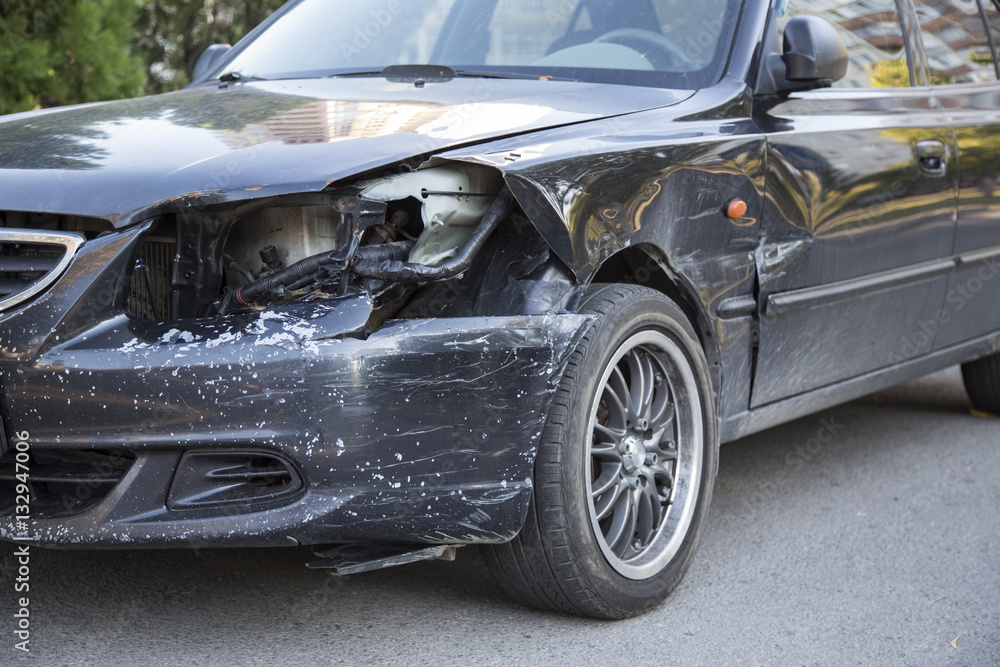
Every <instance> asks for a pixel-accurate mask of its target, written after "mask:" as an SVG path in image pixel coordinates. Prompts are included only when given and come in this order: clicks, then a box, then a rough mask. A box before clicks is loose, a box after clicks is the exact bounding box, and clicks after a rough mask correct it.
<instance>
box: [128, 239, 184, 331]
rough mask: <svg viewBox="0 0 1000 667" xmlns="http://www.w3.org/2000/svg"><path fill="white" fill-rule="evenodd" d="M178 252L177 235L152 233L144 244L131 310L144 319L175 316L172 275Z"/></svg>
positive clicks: (136, 267) (137, 264)
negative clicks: (160, 235)
mask: <svg viewBox="0 0 1000 667" xmlns="http://www.w3.org/2000/svg"><path fill="white" fill-rule="evenodd" d="M176 254H177V243H176V242H175V241H174V240H173V239H169V238H161V237H150V238H147V239H146V241H145V242H144V243H143V244H142V250H141V251H140V253H139V259H138V261H137V262H136V264H135V268H134V272H133V274H132V290H131V293H130V294H129V312H131V313H132V315H133V316H135V317H138V318H139V319H143V320H169V319H172V318H173V291H172V289H173V288H172V287H171V285H170V276H171V274H172V269H173V265H174V256H175V255H176Z"/></svg>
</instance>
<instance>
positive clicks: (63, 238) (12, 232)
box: [0, 227, 86, 312]
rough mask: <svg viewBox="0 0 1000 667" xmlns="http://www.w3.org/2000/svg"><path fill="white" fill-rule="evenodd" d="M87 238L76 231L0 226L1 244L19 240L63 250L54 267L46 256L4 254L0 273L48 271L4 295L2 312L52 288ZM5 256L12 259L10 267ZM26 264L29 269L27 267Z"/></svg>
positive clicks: (1, 298) (0, 302) (1, 299)
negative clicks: (17, 289) (50, 230)
mask: <svg viewBox="0 0 1000 667" xmlns="http://www.w3.org/2000/svg"><path fill="white" fill-rule="evenodd" d="M85 241H86V239H85V238H84V237H83V235H82V234H75V233H72V232H48V231H41V230H37V229H10V228H7V227H0V247H2V246H3V245H7V244H15V243H18V244H25V245H36V246H37V245H40V246H58V247H61V248H62V249H63V253H62V257H61V258H60V259H59V260H58V261H56V262H55V263H54V266H52V265H51V264H52V262H51V260H46V261H42V260H43V259H45V258H40V257H39V258H35V257H30V258H29V257H20V256H12V255H2V254H0V273H25V272H27V273H34V272H36V271H42V270H44V271H46V272H45V273H44V274H42V275H41V276H40V277H39V278H37V279H35V280H34V281H32V282H29V283H27V286H26V287H25V288H23V289H20V290H19V291H17V292H14V293H12V294H9V295H7V296H5V297H0V312H3V311H5V310H8V309H10V308H11V307H13V306H16V305H18V304H20V303H23V302H25V301H27V300H28V299H30V298H32V297H33V296H36V295H38V294H40V293H42V292H44V291H45V290H46V289H48V288H49V287H51V286H52V284H53V283H54V282H55V281H56V280H58V279H59V276H61V275H62V274H63V272H64V271H66V269H67V268H68V267H69V265H70V262H72V261H73V258H74V257H76V253H77V251H78V250H79V249H80V246H82V245H83V244H84V242H85ZM5 259H9V260H10V262H9V263H8V264H9V267H8V266H7V265H6V264H5V262H4V260H5ZM32 266H34V267H35V268H34V270H30V269H31V267H32ZM26 267H27V269H29V270H26ZM5 268H6V269H7V270H5ZM17 286H18V287H20V284H19V283H18V285H17Z"/></svg>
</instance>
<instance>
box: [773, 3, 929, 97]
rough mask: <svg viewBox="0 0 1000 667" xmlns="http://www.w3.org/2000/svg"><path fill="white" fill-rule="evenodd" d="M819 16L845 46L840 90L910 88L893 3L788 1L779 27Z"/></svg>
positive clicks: (897, 16)
mask: <svg viewBox="0 0 1000 667" xmlns="http://www.w3.org/2000/svg"><path fill="white" fill-rule="evenodd" d="M809 14H812V15H815V16H820V17H822V18H824V19H826V20H827V21H829V22H830V23H832V24H833V25H834V26H835V27H836V28H837V30H838V32H840V36H841V37H842V38H843V40H844V44H846V45H847V53H848V55H849V57H850V60H849V63H848V66H847V75H846V76H845V77H844V78H843V79H841V80H840V81H837V82H835V83H834V84H833V85H834V86H835V87H839V88H900V87H905V86H909V85H910V69H909V67H908V65H907V59H906V42H905V40H904V39H903V29H902V27H901V25H900V21H899V11H898V9H897V7H896V3H895V2H894V1H893V0H856V1H854V2H841V1H836V0H789V2H788V7H787V9H786V10H785V13H784V16H783V17H782V18H781V19H779V28H784V24H785V23H786V22H787V21H788V19H790V18H792V17H795V16H802V15H809Z"/></svg>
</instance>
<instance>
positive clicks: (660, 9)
mask: <svg viewBox="0 0 1000 667" xmlns="http://www.w3.org/2000/svg"><path fill="white" fill-rule="evenodd" d="M741 4H742V0H373V1H370V2H367V1H365V0H298V1H297V2H293V3H290V4H289V5H287V6H286V7H285V8H284V10H283V12H282V13H281V14H280V15H279V16H278V17H277V18H276V20H274V22H273V23H272V24H271V25H270V26H269V27H268V28H267V29H266V30H265V31H264V32H263V33H261V34H259V35H258V36H257V37H256V38H255V39H252V40H249V41H246V43H243V44H240V45H239V46H238V47H237V49H236V50H234V52H233V54H231V55H230V56H229V57H227V58H226V59H225V61H224V63H223V64H222V65H220V66H219V68H217V70H216V71H215V72H214V77H218V76H220V75H222V74H225V73H231V72H235V73H238V74H239V75H240V76H242V77H245V78H261V79H287V78H304V77H321V76H337V75H352V74H353V75H356V76H357V75H366V74H376V73H378V72H381V71H382V70H383V69H385V68H386V67H388V66H390V65H416V64H433V65H445V66H448V67H450V68H452V69H454V70H456V71H457V72H458V73H459V75H460V76H461V75H464V76H482V75H489V76H521V77H524V76H530V77H532V78H534V77H538V78H543V77H552V78H559V79H572V80H578V81H594V82H604V83H621V84H630V85H642V86H663V87H670V88H685V89H697V88H703V87H705V86H708V85H711V84H713V83H715V82H716V81H717V80H718V78H719V77H720V76H721V75H722V72H723V70H724V68H725V64H726V60H727V58H728V56H729V49H730V45H731V42H732V39H733V34H734V32H735V28H736V23H737V19H738V17H739V12H740V7H741Z"/></svg>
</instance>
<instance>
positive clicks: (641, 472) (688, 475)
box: [586, 329, 704, 580]
mask: <svg viewBox="0 0 1000 667" xmlns="http://www.w3.org/2000/svg"><path fill="white" fill-rule="evenodd" d="M597 387H598V389H597V393H596V395H595V397H594V402H593V405H592V406H591V409H590V426H589V428H588V431H587V432H588V433H591V434H592V437H591V441H590V442H589V443H588V445H587V456H586V462H587V478H586V479H588V480H590V493H589V494H588V496H589V499H590V501H589V506H590V519H591V523H592V525H593V528H594V533H595V535H596V537H597V541H598V543H599V544H600V547H601V551H602V552H603V553H604V557H605V558H606V559H607V561H608V563H609V564H610V565H611V566H612V567H613V568H614V569H615V570H616V571H618V572H619V573H620V574H621V575H623V576H625V577H628V578H630V579H637V580H638V579H647V578H649V577H651V576H653V575H655V574H656V573H657V572H659V571H660V570H662V569H663V568H664V567H665V566H666V565H667V564H668V563H669V562H670V561H671V559H672V558H673V557H674V555H675V554H676V553H677V552H678V550H679V549H680V547H681V544H682V543H683V541H684V538H685V537H686V536H687V534H688V528H689V527H690V525H691V520H692V518H693V515H694V510H695V505H696V503H697V498H698V492H699V487H700V480H701V469H702V465H703V437H704V434H703V430H702V412H701V401H700V396H699V393H698V385H697V383H696V380H695V376H694V373H693V371H692V369H691V365H690V362H689V361H688V359H687V357H686V355H685V354H684V351H683V349H682V348H681V347H680V346H678V345H677V343H675V342H674V341H673V340H672V339H671V338H669V337H668V336H666V335H665V334H663V333H662V332H660V331H657V330H650V329H647V330H642V331H639V332H637V333H635V334H633V335H632V336H630V337H629V338H628V339H627V340H626V341H625V342H624V343H623V344H622V345H621V346H620V347H619V348H618V350H617V351H616V352H615V354H614V356H612V358H611V360H610V361H609V362H608V365H607V367H606V368H605V369H604V373H603V375H602V376H601V381H600V383H599V384H598V385H597Z"/></svg>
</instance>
